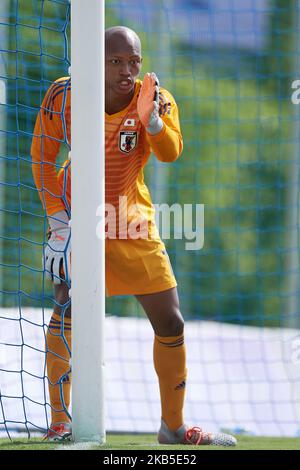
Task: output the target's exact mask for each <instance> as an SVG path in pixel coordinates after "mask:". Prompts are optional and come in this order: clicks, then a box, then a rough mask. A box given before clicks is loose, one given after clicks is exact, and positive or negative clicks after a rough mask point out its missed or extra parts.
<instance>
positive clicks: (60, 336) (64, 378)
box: [46, 313, 71, 423]
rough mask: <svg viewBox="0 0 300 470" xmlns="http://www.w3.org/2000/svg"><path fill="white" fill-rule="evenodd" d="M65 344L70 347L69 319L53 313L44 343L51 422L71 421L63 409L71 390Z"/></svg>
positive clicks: (68, 354) (66, 404)
mask: <svg viewBox="0 0 300 470" xmlns="http://www.w3.org/2000/svg"><path fill="white" fill-rule="evenodd" d="M62 323H63V324H62ZM66 344H68V346H69V348H70V349H71V319H70V318H66V317H64V319H62V318H61V317H60V315H57V314H55V313H53V315H52V317H51V320H50V323H49V327H48V332H47V343H46V347H47V350H46V351H47V373H48V381H49V395H50V404H51V419H52V423H61V422H64V423H66V422H67V423H68V422H70V421H71V420H70V418H69V416H68V414H67V413H66V411H65V410H68V408H69V405H70V392H71V373H70V372H69V371H70V353H69V351H68V348H67V346H66Z"/></svg>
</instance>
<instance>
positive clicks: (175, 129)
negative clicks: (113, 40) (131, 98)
mask: <svg viewBox="0 0 300 470" xmlns="http://www.w3.org/2000/svg"><path fill="white" fill-rule="evenodd" d="M137 108H138V113H139V117H140V119H141V122H142V124H143V125H144V126H145V128H146V131H147V139H148V142H149V144H150V146H151V148H152V151H153V153H154V154H155V155H156V157H157V158H158V160H160V161H162V162H173V161H174V160H176V159H177V158H178V157H179V156H180V154H181V152H182V149H183V140H182V135H181V131H180V124H179V117H178V108H177V105H176V103H175V100H174V98H173V97H172V95H171V94H170V93H168V92H164V94H159V87H158V80H157V77H156V75H155V74H150V73H147V74H146V75H145V77H144V80H143V84H142V88H141V91H140V95H139V98H138V105H137Z"/></svg>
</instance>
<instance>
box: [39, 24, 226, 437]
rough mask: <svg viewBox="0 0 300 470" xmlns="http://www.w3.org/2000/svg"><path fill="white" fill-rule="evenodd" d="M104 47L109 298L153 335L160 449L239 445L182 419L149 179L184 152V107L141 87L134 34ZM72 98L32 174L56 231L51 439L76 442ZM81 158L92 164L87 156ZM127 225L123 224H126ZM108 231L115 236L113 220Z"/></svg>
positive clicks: (173, 293) (171, 288)
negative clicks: (130, 307)
mask: <svg viewBox="0 0 300 470" xmlns="http://www.w3.org/2000/svg"><path fill="white" fill-rule="evenodd" d="M105 49H106V58H105V74H106V78H105V111H106V112H105V148H106V156H105V193H106V204H110V205H112V206H113V207H114V208H115V214H116V226H115V230H113V231H112V232H113V233H111V232H110V229H109V230H108V233H106V237H107V238H106V289H107V294H108V295H134V296H135V297H136V298H137V300H138V301H139V302H140V304H141V305H142V307H143V309H144V311H145V313H146V314H147V316H148V318H149V320H150V323H151V325H152V327H153V330H154V367H155V370H156V373H157V376H158V380H159V388H160V397H161V426H160V430H159V432H158V441H159V442H160V443H164V444H179V443H184V444H217V445H235V438H234V437H232V436H229V435H225V434H212V433H209V432H205V431H202V430H201V428H198V427H194V428H188V426H187V425H186V424H185V422H184V417H183V407H184V397H185V387H186V378H187V371H186V352H185V344H184V321H183V318H182V315H181V312H180V308H179V300H178V294H177V288H176V280H175V278H174V275H173V272H172V268H171V266H170V261H169V258H168V255H167V253H166V249H165V246H164V244H163V242H162V241H161V240H160V237H159V234H158V231H157V229H156V227H155V223H154V210H153V207H152V202H151V198H150V194H149V191H148V189H147V187H146V185H145V183H144V177H143V168H144V166H145V165H146V163H147V161H148V159H149V156H150V152H151V151H152V152H153V153H154V154H155V156H156V158H158V159H159V160H160V161H162V162H169V163H170V162H173V161H175V160H176V159H177V158H178V157H179V156H180V154H181V152H182V147H183V142H182V136H181V132H180V124H179V118H178V109H177V105H176V103H175V101H174V98H173V97H172V95H171V94H170V93H169V92H168V91H167V90H165V89H163V88H159V83H158V79H157V77H156V75H155V74H154V73H146V75H145V76H144V79H143V81H140V80H139V79H138V76H139V74H140V71H141V66H142V56H141V43H140V39H139V37H138V36H137V35H136V33H135V32H134V31H132V30H130V29H128V28H125V27H120V26H118V27H113V28H109V29H107V30H106V32H105ZM82 86H85V84H83V85H82ZM87 86H88V85H87ZM70 93H71V79H70V77H66V78H61V79H58V80H57V81H56V82H55V83H54V84H53V85H52V86H51V87H50V89H49V90H48V92H47V93H46V96H45V98H44V100H43V103H42V106H41V109H40V111H39V114H38V117H37V120H36V125H35V129H34V137H33V142H32V148H31V155H32V168H33V175H34V179H35V183H36V186H37V188H38V190H39V194H40V197H41V200H42V203H43V206H44V208H45V210H46V212H47V216H48V221H49V226H50V232H49V239H48V243H47V245H46V248H45V252H44V260H45V273H46V275H47V276H48V277H50V278H51V280H52V282H53V284H54V297H55V306H54V313H53V315H52V318H51V321H50V324H49V327H48V333H47V348H46V351H47V373H48V380H49V394H50V404H51V426H50V428H49V430H48V434H47V438H48V439H50V440H55V439H57V440H60V439H67V438H69V437H70V435H71V417H70V415H69V411H68V408H69V404H70V384H71V373H70V370H69V367H70V366H69V358H70V348H71V308H70V299H69V295H68V294H69V282H68V279H69V278H70V276H69V269H70V267H69V255H70V249H71V247H70V230H71V229H70V226H69V216H70V206H71V187H70V170H71V166H70V161H69V160H68V161H67V162H65V164H64V166H63V168H62V169H61V170H60V171H59V172H58V173H57V172H56V159H57V155H58V153H59V148H60V143H61V142H68V143H69V145H70V142H71V136H70ZM82 158H85V159H86V162H87V165H88V158H89V156H88V155H82ZM120 196H122V197H123V198H124V197H126V202H127V207H129V208H131V209H130V211H128V213H127V212H126V213H125V212H124V207H123V206H122V205H120V204H119V198H120ZM128 214H129V215H128ZM124 217H126V223H125V224H122V223H121V224H120V220H123V219H124ZM145 222H146V223H145ZM107 225H108V226H109V227H110V228H111V224H110V220H109V218H108V219H107ZM122 226H123V229H122V228H121V229H120V227H122ZM133 226H134V227H135V228H136V231H140V234H139V235H140V236H139V237H137V236H136V231H135V235H134V236H130V233H129V232H130V229H129V227H131V228H132V227H133ZM117 227H118V228H119V229H117ZM145 229H146V231H145ZM145 233H146V235H145ZM83 328H84V325H83ZM91 367H92V364H91Z"/></svg>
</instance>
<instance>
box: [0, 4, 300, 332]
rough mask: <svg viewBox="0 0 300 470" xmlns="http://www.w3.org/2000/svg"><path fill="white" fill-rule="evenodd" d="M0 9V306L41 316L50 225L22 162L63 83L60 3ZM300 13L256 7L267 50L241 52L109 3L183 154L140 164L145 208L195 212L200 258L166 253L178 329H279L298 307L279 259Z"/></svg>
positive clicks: (176, 248) (112, 306) (119, 310)
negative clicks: (261, 12) (168, 96)
mask: <svg viewBox="0 0 300 470" xmlns="http://www.w3.org/2000/svg"><path fill="white" fill-rule="evenodd" d="M8 3H9V17H7V18H6V21H5V22H4V21H3V22H2V25H1V26H2V34H5V35H6V36H7V37H8V38H9V42H8V49H7V50H6V51H5V52H2V57H4V61H3V62H4V66H2V69H3V70H4V72H2V73H1V75H2V79H3V80H4V81H5V83H6V87H7V104H6V105H5V106H2V109H5V112H6V115H7V121H6V124H5V128H4V131H5V132H3V131H2V132H1V139H2V142H3V139H5V142H6V145H5V147H4V148H2V151H1V174H2V181H1V191H2V192H1V194H2V197H1V205H2V207H1V214H2V233H1V234H0V235H1V246H0V248H1V271H2V275H1V282H2V292H3V294H2V299H1V300H2V305H3V306H5V307H11V306H20V307H21V306H28V305H30V306H34V307H41V306H48V307H49V306H51V305H52V300H51V298H52V286H51V284H50V283H49V282H47V281H45V280H44V277H43V273H42V269H41V257H42V249H43V243H44V241H45V232H46V229H47V224H46V218H45V216H44V213H43V211H42V207H41V204H40V201H39V198H38V195H37V191H36V189H35V186H34V183H33V178H32V173H31V160H30V153H29V152H30V144H31V137H32V132H33V126H34V121H35V117H36V114H37V112H38V107H39V105H40V103H41V101H42V97H43V95H44V93H45V91H46V90H47V88H48V87H49V85H50V83H51V82H52V81H53V80H55V79H56V78H58V77H59V76H65V75H67V74H68V67H69V65H70V64H69V57H70V51H69V50H68V42H69V41H68V38H69V33H70V28H69V2H68V1H66V0H60V1H58V0H57V1H54V0H53V1H50V0H48V1H46V0H45V1H41V0H19V1H17V0H10V1H9V2H8ZM141 3H143V2H141ZM298 5H299V3H298V2H297V1H296V0H285V1H283V0H273V1H269V2H267V6H268V9H267V12H266V17H267V22H266V27H265V28H266V35H267V40H266V42H265V45H264V47H262V48H259V49H258V50H255V49H253V48H252V49H251V50H246V49H244V48H239V47H229V46H228V45H227V46H226V47H225V46H222V45H220V44H217V45H212V46H211V47H210V48H208V47H207V46H201V45H199V44H194V43H193V44H189V43H188V42H187V41H182V39H181V36H180V35H179V34H176V25H171V26H170V23H168V21H167V14H166V11H165V10H164V8H163V4H162V3H161V2H160V1H157V8H159V7H161V10H159V9H158V10H157V12H158V15H157V16H153V17H152V20H151V21H152V23H151V24H150V23H149V21H150V20H149V18H147V16H145V18H143V17H141V18H140V20H139V21H136V20H135V19H132V20H130V18H128V16H127V17H126V15H125V16H124V12H123V10H122V9H121V8H120V7H119V5H118V2H117V1H113V0H108V1H106V26H107V27H108V26H112V25H115V24H124V25H126V26H128V27H131V28H133V29H135V30H136V31H137V32H138V33H139V34H140V35H141V39H142V44H143V56H144V72H146V71H156V72H157V73H158V74H159V72H161V74H160V75H159V76H160V79H161V85H162V86H164V87H166V88H167V89H168V90H169V91H171V93H172V94H173V95H174V97H175V99H176V101H177V104H178V106H179V111H180V119H181V126H182V133H183V137H184V152H183V155H182V157H181V158H180V159H179V160H178V161H177V162H176V163H174V164H171V165H169V166H168V168H166V165H164V164H161V165H159V166H157V164H155V162H154V157H152V159H151V160H150V162H149V164H148V167H147V170H146V182H147V183H148V185H149V187H150V188H151V190H152V193H153V197H154V201H155V202H160V203H161V202H167V203H169V204H173V203H181V204H183V203H189V204H191V203H193V204H204V205H205V244H204V247H203V248H202V249H201V250H199V251H187V250H185V242H186V240H172V239H171V240H170V241H166V246H167V249H168V252H169V254H170V258H171V261H172V265H173V268H174V271H175V274H176V277H177V280H178V287H179V293H180V298H181V307H182V311H183V314H184V316H185V318H187V319H199V318H203V319H210V320H216V321H224V322H232V323H240V324H248V325H261V326H277V327H278V326H283V325H288V324H291V315H292V316H293V315H294V316H295V317H296V314H297V312H295V311H290V312H288V304H289V300H290V298H291V297H293V296H294V297H295V299H296V298H297V297H298V295H299V292H296V291H295V292H291V291H290V287H289V280H290V274H291V273H290V271H291V266H290V265H289V262H288V260H289V256H290V255H291V254H292V256H294V257H297V256H298V251H297V250H294V251H293V249H291V246H290V243H291V241H290V233H291V228H293V227H291V218H290V214H291V210H292V205H291V199H290V194H291V184H292V183H291V174H292V172H293V168H295V154H296V152H295V149H296V148H297V142H296V141H295V127H296V126H299V121H298V120H297V114H296V112H295V106H292V104H291V100H290V95H291V82H292V81H293V80H294V79H297V78H300V74H299V77H297V76H295V73H296V71H297V70H296V68H297V66H296V63H297V51H298V49H297V43H298V42H300V30H298V26H297V25H298V23H296V21H295V18H298V17H299V12H298ZM142 11H143V8H142V5H141V9H140V15H142ZM145 11H146V10H145ZM164 15H165V16H164ZM124 18H125V20H124ZM3 23H5V24H3ZM145 24H146V25H147V27H145ZM3 49H4V48H3ZM166 51H167V52H168V56H167V57H166ZM163 52H164V53H165V55H164V56H163V59H162V55H163ZM2 69H1V70H2ZM66 150H67V149H66V148H62V150H61V156H60V160H59V162H62V161H63V158H64V156H65V155H66ZM158 173H159V174H161V175H163V177H162V178H161V179H160V178H159V177H157V175H158ZM160 197H163V198H164V199H163V200H161V199H160ZM295 204H298V203H297V201H295ZM295 274H296V275H297V273H295ZM107 312H109V313H110V314H117V315H142V312H141V309H140V308H139V307H138V306H137V303H136V301H135V300H134V299H133V298H125V297H124V298H113V299H108V300H107ZM288 316H289V318H288Z"/></svg>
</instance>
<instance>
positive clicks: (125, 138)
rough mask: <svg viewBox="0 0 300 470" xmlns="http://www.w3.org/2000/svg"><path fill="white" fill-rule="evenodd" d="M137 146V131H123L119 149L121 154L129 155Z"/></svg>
mask: <svg viewBox="0 0 300 470" xmlns="http://www.w3.org/2000/svg"><path fill="white" fill-rule="evenodd" d="M136 146H137V132H136V131H121V132H120V137H119V149H120V150H121V152H124V153H129V152H131V150H133V149H135V148H136Z"/></svg>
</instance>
